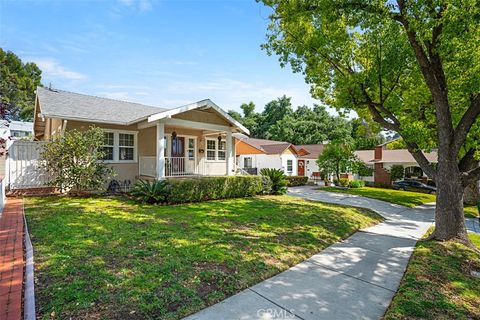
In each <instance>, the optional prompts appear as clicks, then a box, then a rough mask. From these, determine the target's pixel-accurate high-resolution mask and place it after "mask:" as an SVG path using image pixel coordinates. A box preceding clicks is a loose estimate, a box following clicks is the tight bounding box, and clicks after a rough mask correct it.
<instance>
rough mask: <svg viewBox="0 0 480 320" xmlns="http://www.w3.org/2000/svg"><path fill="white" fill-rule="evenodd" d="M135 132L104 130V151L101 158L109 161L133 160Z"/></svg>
mask: <svg viewBox="0 0 480 320" xmlns="http://www.w3.org/2000/svg"><path fill="white" fill-rule="evenodd" d="M136 140H137V139H136V135H135V133H131V132H121V131H108V130H105V131H104V144H103V146H102V149H103V150H104V152H105V156H104V158H103V160H105V161H109V162H134V161H136V159H135V156H136V154H137V141H136Z"/></svg>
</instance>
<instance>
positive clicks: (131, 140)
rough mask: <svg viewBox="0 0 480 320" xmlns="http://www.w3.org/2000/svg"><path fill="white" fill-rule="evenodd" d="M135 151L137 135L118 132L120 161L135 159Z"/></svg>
mask: <svg viewBox="0 0 480 320" xmlns="http://www.w3.org/2000/svg"><path fill="white" fill-rule="evenodd" d="M134 153H135V136H134V135H133V134H130V133H119V134H118V155H119V157H118V158H119V160H120V161H125V160H133V158H134Z"/></svg>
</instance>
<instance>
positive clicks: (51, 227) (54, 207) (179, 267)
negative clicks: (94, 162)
mask: <svg viewBox="0 0 480 320" xmlns="http://www.w3.org/2000/svg"><path fill="white" fill-rule="evenodd" d="M26 215H27V220H28V224H29V230H30V232H31V234H32V241H33V246H34V250H35V269H36V270H35V277H36V287H35V290H36V303H37V311H38V314H39V318H40V319H48V318H58V319H86V318H88V319H180V318H181V317H183V316H186V315H188V314H190V313H192V312H195V311H198V310H200V309H202V308H204V307H206V306H208V305H211V304H213V303H215V302H218V301H220V300H222V299H224V298H225V297H228V296H230V295H232V294H234V293H236V292H238V291H240V290H242V289H244V288H246V287H248V286H250V285H253V284H255V283H257V282H259V281H261V280H263V279H266V278H268V277H270V276H272V275H274V274H276V273H278V272H280V271H283V270H285V269H287V268H288V267H290V266H293V265H295V264H297V263H299V262H300V261H302V260H304V259H306V258H307V257H310V256H311V255H313V254H314V253H316V252H318V251H320V250H322V249H323V248H325V247H327V246H329V245H330V244H332V243H334V242H337V241H339V240H340V239H342V238H345V237H347V236H348V235H350V234H351V233H353V232H354V231H355V230H357V229H358V228H362V227H366V226H369V225H372V224H375V223H377V222H379V221H381V217H379V216H378V215H376V214H374V213H373V212H371V211H368V210H364V209H359V208H353V207H343V206H336V205H328V204H322V203H318V202H311V201H307V200H302V199H299V198H293V197H287V196H278V197H274V196H265V197H257V198H248V199H233V200H224V201H212V202H204V203H198V204H189V205H179V206H147V205H138V204H135V203H132V202H129V201H126V200H121V199H118V198H67V197H45V198H27V199H26Z"/></svg>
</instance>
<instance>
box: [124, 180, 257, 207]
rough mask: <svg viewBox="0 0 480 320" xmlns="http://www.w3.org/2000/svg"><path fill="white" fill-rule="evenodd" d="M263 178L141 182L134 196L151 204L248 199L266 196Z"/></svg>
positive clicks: (137, 184)
mask: <svg viewBox="0 0 480 320" xmlns="http://www.w3.org/2000/svg"><path fill="white" fill-rule="evenodd" d="M262 191H263V182H262V178H261V177H259V176H221V177H195V178H175V179H167V180H155V181H143V180H142V181H138V182H137V183H136V184H135V186H134V187H133V190H132V191H131V192H130V195H131V196H133V197H134V198H135V199H136V200H138V201H140V202H144V203H148V204H179V203H191V202H201V201H208V200H219V199H231V198H245V197H251V196H254V195H257V194H260V193H262Z"/></svg>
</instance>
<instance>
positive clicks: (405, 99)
mask: <svg viewBox="0 0 480 320" xmlns="http://www.w3.org/2000/svg"><path fill="white" fill-rule="evenodd" d="M263 2H264V3H265V4H266V5H268V6H270V7H271V8H272V9H273V13H272V15H271V24H270V26H269V34H268V41H267V44H266V45H265V48H266V49H267V50H268V53H275V54H277V55H278V56H279V59H280V63H281V65H282V66H284V65H286V64H290V65H291V66H292V68H293V70H294V71H295V72H303V73H304V75H305V79H306V81H307V82H308V83H310V84H312V93H313V95H314V96H315V97H317V98H320V99H321V100H323V101H324V102H326V103H328V104H332V105H334V106H336V107H337V108H347V109H354V110H355V111H356V112H357V113H358V114H359V115H360V116H362V117H363V118H364V119H367V120H373V121H375V122H376V123H378V124H380V125H381V126H382V127H383V128H384V129H386V130H391V131H395V132H397V133H399V135H400V136H401V137H402V138H403V140H404V141H405V144H406V146H407V148H408V150H409V151H410V153H411V154H412V155H413V157H414V158H415V159H416V161H417V162H418V164H419V165H420V167H421V168H422V169H423V171H424V172H425V173H426V174H427V175H428V176H429V177H430V178H432V179H434V180H435V181H436V183H437V206H436V213H435V231H434V233H433V235H432V237H433V238H436V239H441V240H447V239H453V238H458V239H461V240H463V241H465V242H468V237H467V233H466V230H465V225H464V217H463V203H462V197H463V189H464V187H465V186H467V185H468V184H470V183H471V182H472V181H475V180H478V178H479V176H480V167H478V165H476V166H470V165H469V164H472V163H473V161H468V160H470V159H472V158H474V157H475V154H476V150H477V148H478V141H479V140H480V135H479V132H480V130H479V127H480V125H479V123H478V121H477V117H478V115H479V114H480V94H479V93H480V23H479V20H480V2H479V1H478V0H465V1H458V0H433V1H432V0H417V1H410V0H396V1H390V0H384V1H382V0H375V1H373V0H363V1H358V0H310V1H302V0H263ZM434 147H435V148H438V165H436V166H434V165H432V163H429V161H428V160H427V158H426V157H425V155H424V153H423V151H422V150H426V149H430V148H434Z"/></svg>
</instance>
